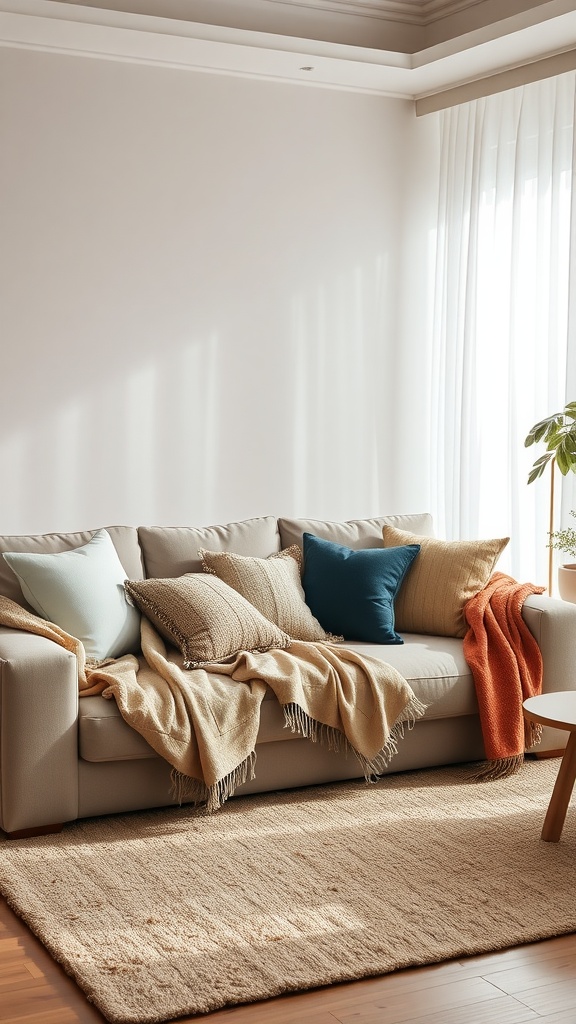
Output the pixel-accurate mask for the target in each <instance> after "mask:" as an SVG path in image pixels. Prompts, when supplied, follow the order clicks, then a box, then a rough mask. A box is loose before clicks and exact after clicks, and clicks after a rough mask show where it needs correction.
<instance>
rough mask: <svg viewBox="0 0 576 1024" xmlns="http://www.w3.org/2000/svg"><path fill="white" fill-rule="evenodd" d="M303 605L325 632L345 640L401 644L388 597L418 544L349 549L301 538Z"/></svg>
mask: <svg viewBox="0 0 576 1024" xmlns="http://www.w3.org/2000/svg"><path fill="white" fill-rule="evenodd" d="M303 549H304V575H303V577H302V586H303V587H304V593H305V595H306V603H307V605H308V607H309V608H310V610H311V612H312V614H313V615H315V616H316V618H317V619H318V621H319V622H320V623H321V625H322V626H323V627H324V629H325V630H326V631H327V632H328V633H335V634H337V635H338V636H343V637H344V638H345V639H347V640H364V641H368V642H369V643H377V644H402V643H404V641H403V640H402V637H401V636H400V635H399V634H398V633H397V632H396V630H395V629H394V599H395V597H396V595H397V593H398V591H399V589H400V585H401V583H402V580H403V579H404V576H405V575H406V573H407V572H408V569H409V568H410V566H411V564H412V562H413V561H414V559H415V558H416V555H417V554H418V552H419V551H420V545H419V544H406V545H403V546H401V547H397V548H363V549H361V550H360V551H355V550H353V549H352V548H347V547H343V546H342V545H341V544H334V543H332V541H329V540H323V539H322V538H321V537H315V536H314V534H312V533H305V534H304V535H303Z"/></svg>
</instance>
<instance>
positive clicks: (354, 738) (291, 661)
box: [0, 596, 426, 811]
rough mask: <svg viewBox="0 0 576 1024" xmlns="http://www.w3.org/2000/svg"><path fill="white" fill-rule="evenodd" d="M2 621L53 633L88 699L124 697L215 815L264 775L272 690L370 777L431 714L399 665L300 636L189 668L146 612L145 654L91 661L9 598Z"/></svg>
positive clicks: (128, 714) (295, 717)
mask: <svg viewBox="0 0 576 1024" xmlns="http://www.w3.org/2000/svg"><path fill="white" fill-rule="evenodd" d="M0 625H4V626H10V627H12V628H14V629H20V630H27V631H29V632H33V633H39V634H40V635H42V636H45V637H48V638H49V639H50V640H53V641H54V642H55V643H57V644H60V645H61V646H62V647H65V648H66V649H67V650H69V651H72V652H74V653H75V654H76V656H77V659H78V686H79V692H80V696H81V697H82V696H87V695H89V694H94V693H102V696H103V697H106V698H114V699H115V700H116V703H117V704H118V708H119V710H120V713H121V715H122V717H123V718H124V719H125V721H126V722H127V723H128V724H129V725H130V726H131V727H132V728H133V729H135V730H136V731H137V732H139V733H140V734H141V735H142V736H143V737H144V739H145V740H147V742H148V743H149V744H150V746H151V747H152V748H153V749H154V750H155V751H156V753H157V754H159V755H160V756H161V757H163V758H164V759H165V760H166V761H168V762H169V764H171V765H172V769H173V771H172V778H173V781H174V785H175V792H176V795H177V797H178V798H179V799H189V800H193V801H195V802H198V803H202V804H203V805H204V807H205V808H206V810H208V811H213V810H216V809H217V808H218V807H220V806H221V805H222V803H224V801H225V800H226V799H227V798H228V797H229V796H231V795H232V793H233V792H234V790H235V789H236V788H237V786H239V785H241V784H242V783H243V782H245V781H246V780H247V779H249V778H253V777H254V767H255V760H256V752H255V748H256V738H257V735H258V728H259V724H260V705H261V703H262V701H263V699H264V696H265V694H266V689H267V687H270V688H271V689H272V690H273V691H274V694H275V695H276V697H277V699H278V701H279V702H280V704H281V705H282V707H283V710H284V718H285V722H286V726H287V727H288V728H290V729H292V730H293V731H294V732H297V733H298V734H299V735H301V736H305V737H308V738H309V739H311V740H313V741H319V742H321V743H325V744H327V745H328V746H329V747H331V748H333V749H335V750H345V751H348V750H349V751H351V752H353V753H354V754H355V755H356V756H357V758H358V760H359V762H360V764H361V766H362V769H363V771H364V775H365V777H366V779H367V780H368V781H370V780H371V779H372V778H373V777H374V776H375V775H377V774H379V773H381V772H382V771H383V770H384V769H385V768H386V767H387V766H388V763H389V761H390V759H391V758H392V757H393V755H394V754H395V753H396V751H397V742H398V740H399V739H400V738H401V737H402V736H403V735H404V729H405V727H407V728H411V727H412V726H413V724H414V722H415V721H416V720H417V719H418V718H420V717H421V716H422V715H423V714H424V712H425V710H426V709H425V707H424V705H423V704H422V703H421V702H420V701H419V700H418V699H417V697H416V696H415V694H414V692H413V691H412V689H411V687H410V686H409V684H408V683H407V682H406V680H405V679H404V678H403V677H402V676H401V675H400V674H399V673H398V672H397V671H396V669H394V668H393V667H392V666H391V665H388V664H386V663H385V662H382V661H380V660H378V659H376V658H371V657H366V656H360V655H359V654H356V653H355V652H354V651H351V650H348V649H347V648H345V647H341V646H336V645H333V644H326V643H304V642H303V641H296V640H295V641H293V642H292V644H291V646H290V648H289V649H288V650H285V651H283V650H271V651H268V652H267V653H265V654H261V653H258V654H250V653H248V652H246V651H241V652H240V653H239V654H238V655H237V656H236V657H235V658H234V659H233V660H232V661H230V662H227V663H218V664H213V665H210V666H207V667H204V668H197V669H193V670H185V669H184V668H183V665H182V657H181V655H180V653H179V652H178V651H176V650H175V649H173V648H167V647H166V645H165V643H164V641H163V640H162V638H161V637H160V636H159V634H158V633H157V632H156V630H155V629H154V628H153V627H152V625H151V624H150V622H149V621H148V620H147V619H145V618H144V617H143V618H142V627H141V642H142V656H141V657H135V656H134V655H126V656H124V657H123V658H118V659H116V660H114V661H109V662H103V663H100V664H99V665H90V664H89V663H87V662H86V657H85V653H84V648H83V645H82V644H81V643H80V641H79V640H76V639H74V637H71V636H69V635H68V634H67V633H65V632H64V631H63V630H61V629H60V628H59V627H58V626H56V625H54V624H53V623H50V622H47V621H46V620H44V619H42V618H39V617H38V616H36V615H34V614H33V613H32V612H29V611H28V610H27V609H25V608H23V607H21V606H20V605H18V604H16V603H15V602H14V601H11V600H10V599H9V598H6V597H2V596H0Z"/></svg>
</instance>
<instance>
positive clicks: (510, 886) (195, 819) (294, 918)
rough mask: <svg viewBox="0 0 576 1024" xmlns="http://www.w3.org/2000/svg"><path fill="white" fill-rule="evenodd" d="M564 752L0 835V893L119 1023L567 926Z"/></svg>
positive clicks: (570, 820) (574, 869) (571, 900)
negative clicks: (481, 775) (489, 777)
mask: <svg viewBox="0 0 576 1024" xmlns="http://www.w3.org/2000/svg"><path fill="white" fill-rule="evenodd" d="M558 765H559V762H558V761H557V760H554V761H548V762H534V761H527V762H526V763H525V765H524V766H523V768H522V770H521V771H520V773H519V774H518V775H516V776H513V777H512V778H510V779H506V780H501V781H498V782H489V783H475V782H471V781H470V779H469V776H470V767H469V766H468V767H463V768H462V767H458V768H449V769H444V768H441V769H435V770H430V771H425V772H411V773H405V774H401V775H397V776H388V777H387V778H385V779H383V780H382V781H381V782H379V783H378V784H377V785H373V786H366V785H365V784H364V782H354V783H341V784H337V785H332V786H324V787H318V788H309V789H305V790H292V791H290V792H284V793H273V794H268V795H265V796H257V797H244V798H238V799H235V800H231V801H230V802H229V803H228V804H227V805H225V807H224V808H223V809H222V810H221V811H219V812H217V813H216V814H214V815H213V816H210V817H207V816H200V817H199V816H197V815H194V813H193V812H192V811H191V810H190V809H189V808H186V807H183V808H178V809H173V810H172V809H169V810H161V811H154V812H143V813H135V814H127V815H122V816H112V817H109V818H98V819H92V820H89V821H83V822H78V823H75V824H71V825H68V826H66V828H65V830H64V832H63V833H62V834H61V835H59V836H47V837H43V838H39V839H32V840H18V841H8V840H4V841H3V842H2V843H0V889H1V891H2V893H3V894H4V895H5V896H6V898H7V899H8V902H9V903H10V905H11V906H12V907H13V908H14V909H15V910H16V911H17V913H19V914H20V915H21V916H22V917H23V918H24V920H25V921H26V922H27V923H28V925H29V926H30V927H31V928H32V930H33V931H34V932H35V933H36V934H37V935H38V936H39V937H40V939H41V940H42V941H43V943H44V944H45V945H46V946H47V948H48V949H49V950H50V952H51V953H52V955H53V956H54V957H55V958H56V959H57V960H59V961H61V963H62V964H63V965H64V967H65V969H66V970H67V971H68V972H69V973H70V974H72V975H73V977H74V978H75V979H76V981H77V983H78V984H79V985H80V987H81V988H82V989H83V990H84V991H85V993H86V994H87V996H88V998H89V999H91V1000H93V1002H94V1003H95V1004H96V1005H97V1006H98V1007H99V1009H100V1010H101V1011H102V1012H103V1014H104V1015H105V1016H106V1017H108V1018H109V1020H111V1021H117V1022H123V1024H126V1022H138V1024H143V1022H147V1021H165V1020H168V1019H171V1018H173V1017H176V1016H179V1015H184V1014H195V1013H201V1012H206V1011H209V1010H214V1009H216V1008H218V1007H222V1006H225V1005H230V1004H235V1003H246V1002H252V1001H254V1000H258V999H265V998H267V997H270V996H274V995H278V994H280V993H282V992H289V991H297V990H303V989H307V988H312V987H315V986H320V985H327V984H330V983H333V982H338V981H345V980H351V979H357V978H362V977H367V976H369V975H375V974H384V973H386V972H389V971H392V970H394V969H396V968H399V967H406V966H409V965H417V964H425V963H430V962H434V961H440V960H445V959H449V958H452V957H460V956H462V955H465V954H471V953H478V952H483V951H488V950H494V949H501V948H504V947H507V946H513V945H515V944H517V943H521V942H529V941H532V940H536V939H542V938H547V937H550V936H553V935H560V934H563V933H565V932H571V931H574V930H576V895H575V894H576V813H575V808H574V806H572V807H571V808H570V809H569V812H568V816H567V820H566V825H565V827H564V832H563V835H562V839H561V841H560V842H559V843H558V844H552V843H543V842H542V841H541V839H540V830H541V827H542V822H543V818H544V813H545V810H546V807H547V804H548V800H549V797H550V793H551V791H552V786H553V783H554V780H555V777H556V773H557V771H558Z"/></svg>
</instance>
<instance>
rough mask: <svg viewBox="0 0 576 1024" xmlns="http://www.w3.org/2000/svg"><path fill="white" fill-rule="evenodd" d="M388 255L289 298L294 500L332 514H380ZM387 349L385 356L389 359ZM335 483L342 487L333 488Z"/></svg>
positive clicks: (299, 505)
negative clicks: (292, 371)
mask: <svg viewBox="0 0 576 1024" xmlns="http://www.w3.org/2000/svg"><path fill="white" fill-rule="evenodd" d="M387 269H388V260H387V259H384V258H383V257H379V258H378V259H377V260H376V261H375V263H374V266H373V267H371V268H363V267H360V266H356V267H353V268H351V269H350V271H349V273H348V274H346V275H345V274H340V275H339V276H338V277H337V278H336V279H335V280H334V281H330V282H324V283H323V284H322V285H321V286H320V287H318V288H317V289H316V290H315V291H314V292H311V291H308V292H301V293H300V294H299V295H297V296H295V297H294V298H293V300H292V308H291V314H290V324H291V342H290V344H291V350H292V353H293V356H292V361H293V367H294V380H293V390H292V403H293V406H292V408H293V412H292V420H293V423H294V454H293V464H292V488H293V493H294V504H295V506H296V508H297V509H301V510H302V513H301V514H304V510H306V514H307V515H312V516H318V517H320V518H322V517H324V516H328V517H330V518H339V517H342V518H347V517H350V518H353V517H354V516H365V515H377V514H381V511H382V502H383V501H385V500H386V498H385V494H384V491H385V488H384V486H383V481H384V480H385V479H386V475H387V473H386V471H387V468H388V467H387V465H386V463H385V458H384V457H383V456H384V453H383V452H382V450H379V440H380V436H381V434H380V431H381V430H382V428H383V427H385V426H386V425H387V426H388V427H390V426H391V424H390V421H388V423H387V424H386V423H385V419H386V416H385V407H386V402H385V400H384V395H385V393H386V385H385V379H386V378H385V376H384V374H383V372H382V369H381V368H382V364H383V363H385V362H386V358H387V356H388V359H389V358H390V353H389V351H388V350H387V349H386V344H385V341H384V339H385V337H386V334H387V325H386V323H385V309H386V304H385V302H383V301H382V302H381V301H380V299H379V296H380V295H382V294H386V292H387V291H388V290H389V289H390V287H391V285H390V282H388V281H387V280H386V272H387ZM386 353H387V356H386ZM335 482H336V483H337V486H336V488H335V486H334V485H335Z"/></svg>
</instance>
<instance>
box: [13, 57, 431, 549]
mask: <svg viewBox="0 0 576 1024" xmlns="http://www.w3.org/2000/svg"><path fill="white" fill-rule="evenodd" d="M0 97H1V99H0V143H1V146H2V156H1V158H0V331H1V346H2V350H1V373H2V389H1V396H2V398H1V402H0V486H1V500H0V532H2V533H8V532H14V533H26V532H34V531H37V532H44V531H49V530H69V529H77V528H88V527H96V526H102V525H110V524H112V523H131V524H143V523H148V524H151V523H164V524H194V523H195V524H207V523H216V522H226V521H229V520H232V519H237V518H244V517H247V516H251V515H260V514H267V513H269V514H278V515H282V514H284V515H309V516H319V517H327V518H342V517H353V516H364V515H374V514H377V513H379V512H395V511H398V512H402V511H420V510H421V509H422V508H424V507H425V505H426V498H427V493H426V491H425V489H424V490H423V489H422V488H420V487H419V485H416V487H414V486H411V487H410V488H409V489H408V493H406V489H405V488H404V489H403V487H402V486H399V485H398V480H396V482H395V481H394V478H393V477H394V474H395V473H397V472H398V465H397V460H396V456H395V451H396V449H397V445H396V442H395V438H394V430H395V429H396V427H395V425H394V424H395V405H394V403H395V401H396V394H397V392H396V386H395V382H394V379H393V374H392V373H391V367H392V366H393V365H394V361H395V359H396V358H397V354H398V350H399V348H402V346H403V344H404V341H403V334H402V332H403V331H404V332H405V331H406V330H407V329H408V327H409V330H410V333H411V336H412V338H414V333H413V332H414V329H415V325H416V334H417V331H418V325H421V324H422V323H423V322H424V318H425V312H426V311H425V303H423V304H422V305H418V303H419V301H420V300H419V299H418V297H417V296H416V295H415V294H413V293H410V294H409V296H408V302H409V304H410V305H411V308H412V307H414V308H412V312H411V314H410V316H409V317H408V320H406V318H405V317H404V315H403V313H402V309H401V304H402V301H403V300H402V281H401V279H402V278H403V274H402V272H401V271H402V266H401V265H402V260H405V261H406V266H407V268H408V270H409V273H410V274H414V278H415V281H416V284H417V290H418V292H419V294H424V292H425V275H426V256H425V251H424V250H423V249H422V246H421V245H420V244H419V229H418V220H417V218H416V219H415V210H417V209H418V204H417V203H416V204H414V199H413V195H410V194H409V193H410V192H411V191H412V192H413V190H414V187H415V182H414V178H413V175H414V171H413V170H412V171H410V166H411V164H410V159H411V155H413V153H414V146H415V145H416V148H418V143H417V140H418V139H424V140H425V145H426V146H427V145H428V142H427V141H426V140H427V139H428V136H429V126H428V127H425V126H424V119H421V121H420V122H419V121H417V120H416V118H415V116H414V113H413V109H412V104H409V103H408V102H404V101H400V100H392V99H386V98H381V97H377V96H369V95H358V94H352V93H346V92H343V91H330V90H324V89H316V88H307V87H304V86H298V85H287V84H282V83H271V82H264V81H258V80H253V79H243V78H230V77H226V76H219V75H210V74H199V73H195V72H191V71H177V70H170V69H163V68H151V67H147V66H143V65H142V66H140V65H131V64H127V63H126V64H124V63H115V62H112V61H106V60H95V59H89V58H82V57H70V56H59V55H55V54H47V53H40V52H31V51H24V50H16V49H14V50H9V49H4V50H3V51H2V60H1V62H0ZM421 155H422V154H420V156H421ZM424 158H425V163H424V166H425V167H426V154H424ZM427 170H428V171H429V170H430V167H429V166H428V168H427ZM420 173H421V172H420ZM411 174H412V178H411V177H410V175H411ZM408 224H411V225H412V228H411V229H410V230H409V231H408V232H406V227H407V225H408ZM424 233H425V232H424V230H423V232H422V234H424ZM406 240H407V241H406ZM423 289H424V291H423ZM415 310H416V312H415ZM407 325H408V327H407ZM418 386H420V385H418ZM422 387H424V384H422ZM404 497H410V499H411V500H412V499H413V500H414V507H412V508H408V507H397V506H396V504H395V502H396V500H397V499H398V500H400V499H402V498H404ZM419 498H422V500H421V501H419ZM416 506H418V507H416Z"/></svg>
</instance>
